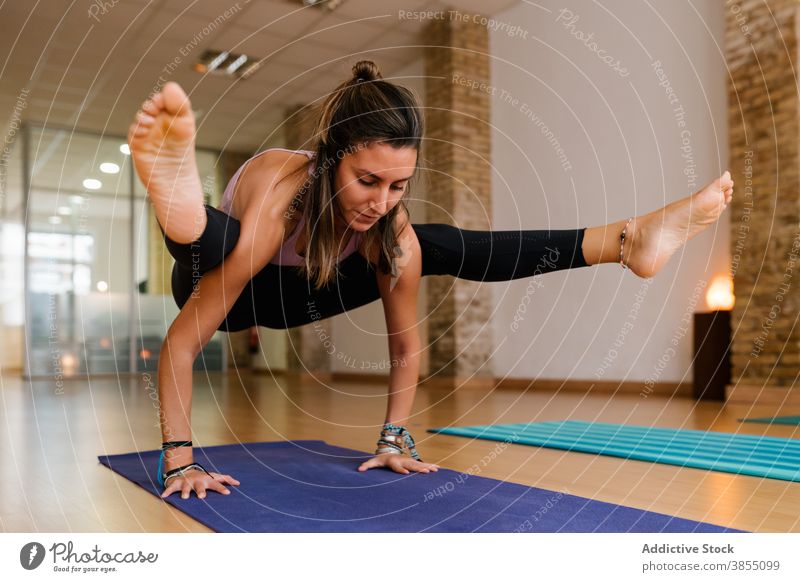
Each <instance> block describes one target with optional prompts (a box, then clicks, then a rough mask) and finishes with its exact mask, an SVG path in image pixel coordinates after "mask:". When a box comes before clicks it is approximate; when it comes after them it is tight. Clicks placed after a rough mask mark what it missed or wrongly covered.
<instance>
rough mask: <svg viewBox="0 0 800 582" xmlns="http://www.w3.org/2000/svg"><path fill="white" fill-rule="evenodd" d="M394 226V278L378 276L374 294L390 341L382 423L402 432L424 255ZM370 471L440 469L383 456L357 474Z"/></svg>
mask: <svg viewBox="0 0 800 582" xmlns="http://www.w3.org/2000/svg"><path fill="white" fill-rule="evenodd" d="M398 218H399V220H398V225H397V226H396V229H397V232H398V236H397V242H398V245H399V247H400V248H399V252H398V250H397V249H395V251H396V252H395V253H394V259H393V263H394V267H393V268H392V272H390V273H387V274H383V273H381V272H380V271H378V273H377V275H376V276H377V281H378V288H379V290H380V294H381V300H382V302H383V308H384V315H385V318H386V331H387V335H388V341H389V357H390V359H391V368H390V372H389V401H388V403H387V408H386V419H385V423H392V424H394V425H400V426H404V425H405V424H406V422H407V421H408V418H409V416H410V415H411V408H412V406H413V405H414V396H415V395H416V391H417V382H418V381H419V365H420V353H421V351H422V342H421V341H420V336H419V327H418V326H419V323H418V321H417V299H418V297H419V285H420V279H421V277H422V253H421V252H420V246H419V241H418V240H417V236H416V234H415V233H414V229H413V228H412V227H411V223H410V221H409V220H408V215H407V214H406V213H402V214H401V216H399V217H398ZM373 467H388V468H390V469H392V470H393V471H396V472H398V473H404V474H406V473H409V472H410V471H419V472H421V473H428V472H430V471H437V470H438V469H439V467H438V466H437V465H434V464H431V463H423V462H421V461H417V460H415V459H412V458H411V457H407V456H405V455H397V454H394V453H383V454H380V455H377V456H375V457H373V458H372V459H369V460H368V461H365V462H364V463H362V464H361V466H360V467H359V468H358V470H359V471H366V470H367V469H370V468H373Z"/></svg>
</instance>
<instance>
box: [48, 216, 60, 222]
mask: <svg viewBox="0 0 800 582" xmlns="http://www.w3.org/2000/svg"><path fill="white" fill-rule="evenodd" d="M47 222H49V223H50V224H61V217H60V216H51V217H50V218H48V219H47Z"/></svg>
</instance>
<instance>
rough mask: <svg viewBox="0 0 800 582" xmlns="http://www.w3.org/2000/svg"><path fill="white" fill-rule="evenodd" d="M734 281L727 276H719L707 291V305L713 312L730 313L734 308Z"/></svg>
mask: <svg viewBox="0 0 800 582" xmlns="http://www.w3.org/2000/svg"><path fill="white" fill-rule="evenodd" d="M733 302H734V296H733V280H732V279H731V278H730V277H727V276H725V275H717V276H716V277H714V279H713V280H712V281H711V285H709V286H708V291H706V303H707V304H708V308H709V309H710V310H712V311H729V310H730V309H732V308H733Z"/></svg>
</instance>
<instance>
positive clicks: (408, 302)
mask: <svg viewBox="0 0 800 582" xmlns="http://www.w3.org/2000/svg"><path fill="white" fill-rule="evenodd" d="M403 214H405V213H403ZM398 219H399V220H398V222H399V224H398V225H397V226H396V230H397V242H398V245H399V247H400V248H399V249H396V251H395V254H394V259H393V262H394V268H393V269H392V271H393V272H391V273H387V274H383V273H380V272H378V274H377V279H378V288H379V290H380V293H381V300H382V302H383V310H384V316H385V318H386V332H387V337H388V343H389V359H390V363H391V368H390V373H389V402H388V404H387V409H386V419H385V422H391V423H392V424H397V425H405V424H406V422H407V421H408V417H409V416H410V414H411V407H412V406H413V404H414V396H415V395H416V390H417V382H418V381H419V366H420V351H421V349H422V343H421V341H420V336H419V323H418V321H417V300H418V297H419V286H420V279H421V276H422V253H421V252H420V247H419V241H418V240H417V236H416V234H415V233H414V229H413V228H412V227H411V224H410V222H409V220H408V218H407V215H405V216H403V215H400V216H398Z"/></svg>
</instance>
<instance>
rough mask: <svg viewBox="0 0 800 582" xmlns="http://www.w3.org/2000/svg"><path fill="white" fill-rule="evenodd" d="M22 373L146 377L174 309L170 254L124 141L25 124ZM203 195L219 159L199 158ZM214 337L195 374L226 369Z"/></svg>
mask: <svg viewBox="0 0 800 582" xmlns="http://www.w3.org/2000/svg"><path fill="white" fill-rule="evenodd" d="M28 131H29V132H30V133H29V139H28V150H29V151H28V155H27V159H28V163H27V171H28V172H29V174H28V175H29V184H30V187H29V196H28V206H27V208H28V216H27V229H26V264H25V267H26V275H27V279H26V280H27V288H26V290H25V294H26V312H27V322H28V326H27V327H28V329H27V334H26V340H27V341H26V351H27V353H26V358H25V374H26V375H28V376H42V375H48V376H52V375H58V374H61V375H62V376H63V377H70V376H79V375H85V374H109V373H111V374H113V373H129V372H141V371H149V372H154V371H155V370H156V368H157V364H158V356H159V352H160V349H161V344H162V342H163V340H164V337H165V334H166V331H167V329H168V327H169V325H170V324H171V322H172V320H173V319H174V318H175V316H176V315H177V313H178V309H177V306H176V305H175V302H174V300H173V299H172V292H171V282H170V274H171V271H172V264H173V261H172V257H171V256H170V255H169V253H168V252H167V251H166V247H165V246H164V243H163V239H162V236H161V231H160V229H159V228H158V225H157V224H156V222H155V216H154V213H153V211H152V207H151V204H150V202H149V201H148V200H147V198H146V195H145V191H144V188H143V186H142V184H141V182H140V181H139V180H138V178H136V177H135V175H133V171H132V167H131V161H130V156H129V155H128V154H127V149H126V147H125V145H124V144H125V140H124V138H122V137H110V136H101V135H94V134H89V133H76V132H73V131H69V130H62V129H50V128H39V127H35V126H32V127H29V128H28ZM198 163H199V164H200V166H201V170H200V171H201V178H202V179H203V184H204V187H206V188H207V189H208V191H207V199H208V200H209V201H211V202H214V201H218V200H219V192H218V184H219V180H218V179H217V178H216V168H217V155H216V154H214V153H213V152H208V151H201V152H198ZM223 347H224V344H223V342H222V338H221V333H219V332H218V333H217V334H215V335H214V337H213V338H212V340H211V342H209V344H208V345H207V346H206V348H205V350H204V352H203V354H202V355H201V357H199V358H198V359H197V361H196V362H195V369H206V370H209V371H219V370H223V369H224V368H225V361H224V360H225V358H224V350H223Z"/></svg>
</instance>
